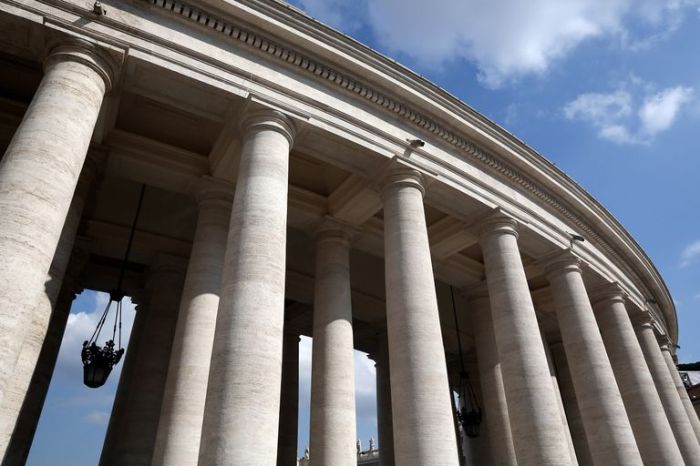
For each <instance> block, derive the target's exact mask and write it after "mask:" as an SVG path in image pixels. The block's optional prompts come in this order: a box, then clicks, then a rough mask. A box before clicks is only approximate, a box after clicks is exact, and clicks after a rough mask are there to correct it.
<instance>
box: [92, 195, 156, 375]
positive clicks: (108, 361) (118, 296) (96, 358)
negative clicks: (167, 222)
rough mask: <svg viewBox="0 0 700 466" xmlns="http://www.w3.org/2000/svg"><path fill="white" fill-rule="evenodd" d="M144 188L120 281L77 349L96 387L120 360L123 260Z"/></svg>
mask: <svg viewBox="0 0 700 466" xmlns="http://www.w3.org/2000/svg"><path fill="white" fill-rule="evenodd" d="M145 191H146V186H145V185H143V186H142V187H141V194H140V196H139V202H138V205H137V206H136V213H135V215H134V221H133V223H132V225H131V232H130V233H129V242H128V243H127V246H126V252H125V253H124V260H123V261H122V266H121V269H120V271H119V281H118V282H117V287H116V288H115V289H114V290H112V292H110V294H109V302H108V303H107V306H106V307H105V310H104V312H102V316H101V317H100V320H99V321H98V322H97V328H95V331H94V332H93V333H92V336H91V337H90V339H89V340H85V341H84V342H83V349H82V351H81V352H80V357H81V359H82V361H83V383H84V384H85V385H87V386H88V387H90V388H99V387H101V386H103V385H104V384H105V382H107V378H108V377H109V374H110V373H111V372H112V368H113V367H114V366H115V365H116V364H118V363H119V361H120V360H121V359H122V356H123V355H124V348H122V301H123V300H124V296H125V294H124V291H122V282H123V281H124V272H125V271H126V264H127V261H128V260H129V252H131V245H132V243H133V241H134V233H135V232H136V223H137V221H138V219H139V213H140V212H141V205H142V204H143V196H144V193H145ZM112 304H114V326H113V327H112V338H111V339H110V340H107V342H105V344H104V346H102V347H100V346H99V345H98V344H97V339H98V338H99V337H100V333H101V332H102V328H103V327H104V325H105V322H106V321H107V317H108V316H109V311H110V309H111V308H112ZM115 340H116V343H115ZM115 346H116V349H115Z"/></svg>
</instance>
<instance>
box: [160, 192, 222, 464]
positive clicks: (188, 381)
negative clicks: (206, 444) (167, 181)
mask: <svg viewBox="0 0 700 466" xmlns="http://www.w3.org/2000/svg"><path fill="white" fill-rule="evenodd" d="M196 196H197V203H198V207H199V215H198V218H197V229H196V231H195V234H194V240H193V242H192V252H191V253H190V260H189V264H188V266H187V276H186V278H185V286H184V288H183V291H182V300H181V302H180V313H179V315H178V321H177V327H176V330H175V338H174V340H173V348H172V352H171V355H170V367H169V369H168V379H167V382H166V385H165V393H164V395H163V406H162V407H161V413H160V420H159V422H158V435H157V437H156V445H155V450H154V453H153V462H152V464H153V465H154V466H161V465H162V466H167V465H171V464H178V465H180V466H197V460H198V457H199V438H200V434H201V429H202V418H203V417H204V403H205V400H206V396H207V380H208V377H209V363H210V361H211V349H212V344H213V341H214V328H215V327H216V313H217V310H218V308H219V292H220V289H221V273H222V269H223V264H224V254H225V253H226V237H227V234H228V224H229V217H230V214H231V204H232V202H233V187H232V186H230V185H228V184H227V183H223V182H219V181H216V180H215V179H212V178H205V179H203V180H202V182H201V184H200V186H199V187H198V190H197V193H196Z"/></svg>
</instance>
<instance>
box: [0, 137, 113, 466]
mask: <svg viewBox="0 0 700 466" xmlns="http://www.w3.org/2000/svg"><path fill="white" fill-rule="evenodd" d="M101 155H102V154H100V153H97V152H96V151H93V153H92V154H91V156H90V157H88V158H87V160H86V162H85V166H84V167H83V170H82V172H81V175H80V180H79V182H78V186H77V188H76V191H75V195H74V196H73V201H72V202H71V205H70V208H69V210H68V215H67V216H66V222H65V224H64V225H63V229H62V231H61V236H60V239H59V241H58V246H57V248H56V253H55V255H54V258H53V261H52V262H51V267H50V269H49V274H48V276H47V279H46V286H45V291H44V292H42V293H41V294H40V297H39V300H38V302H37V305H36V306H35V307H34V311H33V312H32V319H31V324H30V326H29V328H28V330H27V332H26V335H25V338H24V342H23V343H22V348H21V350H20V354H19V358H18V360H17V364H16V366H15V371H14V374H13V380H12V382H11V384H10V386H9V388H8V392H7V395H6V396H5V399H4V400H3V403H2V408H1V409H0V419H1V420H0V458H2V457H3V454H4V453H5V452H6V449H11V450H13V451H14V453H9V451H8V452H7V455H6V456H5V458H6V461H9V457H10V456H12V457H14V458H17V457H21V456H24V454H23V453H20V452H25V451H26V452H27V453H28V452H29V447H30V446H31V441H32V439H33V437H34V431H35V429H36V425H37V423H38V415H39V414H40V413H41V410H42V408H43V405H44V399H45V397H46V392H47V391H48V389H49V386H48V385H49V382H50V379H51V374H52V373H53V368H54V365H55V363H56V358H57V357H58V349H59V347H60V344H61V339H62V338H63V331H64V329H65V326H66V322H67V319H68V313H69V311H70V303H72V301H73V296H74V295H75V291H76V289H77V285H75V286H74V284H71V285H70V287H71V288H70V289H69V291H68V292H66V293H65V294H69V295H70V296H71V298H70V302H69V304H68V308H67V309H66V312H54V310H55V309H56V303H57V300H58V297H59V294H60V293H62V290H63V288H62V285H63V282H64V276H65V274H66V270H67V268H68V263H69V261H70V260H71V256H72V255H73V244H74V242H75V237H76V233H77V231H78V226H79V224H80V217H81V216H82V212H83V206H84V205H85V199H86V197H87V196H88V194H89V193H90V191H91V189H92V185H93V181H94V179H95V175H96V173H97V171H98V168H99V165H100V164H101V161H102V160H101V159H102V156H101ZM76 255H78V256H81V257H80V258H79V259H77V258H76V259H77V260H76V261H75V262H76V263H74V264H73V268H74V269H78V268H80V269H82V265H83V263H84V261H85V257H83V256H84V255H85V254H84V253H82V254H76ZM77 262H80V263H81V264H80V266H78V264H77ZM73 273H74V274H76V273H77V272H76V271H75V270H74V272H73ZM61 311H63V309H61ZM50 327H56V328H57V330H54V331H52V332H51V333H52V335H53V336H58V337H59V339H58V341H52V342H49V343H48V344H45V339H46V337H47V332H49V329H50ZM44 348H46V349H44ZM49 348H51V350H52V351H55V354H44V356H43V358H42V359H41V361H42V364H47V366H46V367H41V366H40V365H39V364H38V362H39V359H40V353H43V352H45V351H48V350H49ZM35 372H37V374H42V375H41V376H39V378H42V380H43V381H44V382H45V385H42V384H40V383H38V380H35V379H36V378H34V373H35ZM32 380H35V381H34V382H32ZM30 384H31V385H33V387H32V390H31V393H29V392H28V390H29V387H30ZM25 403H26V407H23V404H25ZM32 405H35V406H36V407H35V408H34V409H32V408H30V406H32ZM20 413H23V417H22V418H21V419H20V418H19V416H20ZM30 415H31V416H32V417H29V418H28V417H26V416H30ZM34 416H37V418H36V419H34V418H33V417H34ZM16 425H17V426H19V425H21V426H22V427H21V428H20V429H19V430H20V431H21V433H20V432H18V435H14V434H13V430H12V429H14V428H15V426H16ZM10 436H12V440H11V441H12V443H13V445H12V446H9V445H8V442H10ZM20 439H21V440H20ZM22 442H29V444H26V445H25V444H21V443H22ZM8 464H9V463H8Z"/></svg>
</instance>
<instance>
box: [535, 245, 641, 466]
mask: <svg viewBox="0 0 700 466" xmlns="http://www.w3.org/2000/svg"><path fill="white" fill-rule="evenodd" d="M545 269H546V273H547V278H548V280H549V284H550V289H551V292H552V297H553V299H554V307H555V309H556V313H557V320H558V321H559V331H560V332H561V339H562V343H563V344H564V351H565V352H566V355H567V360H568V362H569V371H570V373H571V379H572V380H573V382H574V390H575V391H576V399H577V400H578V404H579V408H580V409H581V411H580V412H581V419H582V420H583V426H584V428H585V429H586V438H587V439H588V447H589V448H590V451H591V456H592V457H593V462H594V463H595V464H642V459H641V456H640V454H639V449H638V448H637V443H636V441H635V438H634V434H633V433H632V427H631V425H630V422H629V419H628V418H627V412H626V411H625V406H624V403H623V402H622V396H621V395H620V390H619V389H618V387H617V382H616V381H615V375H614V374H613V371H612V367H611V365H610V360H609V359H608V355H607V353H606V352H605V345H604V344H603V338H602V336H601V335H600V330H598V324H597V322H596V320H595V316H594V314H593V309H592V307H591V303H590V300H589V298H588V294H587V292H586V287H585V285H584V283H583V277H582V276H581V268H580V266H579V260H578V258H577V257H575V256H574V255H573V254H571V253H569V252H565V253H563V254H561V255H559V256H558V257H556V258H555V259H553V260H552V261H550V262H549V263H548V264H547V265H546V266H545Z"/></svg>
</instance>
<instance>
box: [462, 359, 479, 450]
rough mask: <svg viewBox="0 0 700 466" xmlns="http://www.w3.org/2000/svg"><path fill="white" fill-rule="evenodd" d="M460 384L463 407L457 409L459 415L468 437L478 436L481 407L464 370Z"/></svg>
mask: <svg viewBox="0 0 700 466" xmlns="http://www.w3.org/2000/svg"><path fill="white" fill-rule="evenodd" d="M459 385H460V387H459V399H460V400H461V401H462V407H461V408H460V409H459V411H457V417H458V418H459V423H460V424H461V426H462V430H463V431H464V433H465V434H466V435H467V437H469V438H476V437H478V436H479V428H480V427H481V407H480V406H479V403H478V401H477V399H476V395H475V394H474V389H473V388H472V385H471V382H470V381H469V374H468V373H467V372H466V371H464V370H463V371H462V372H461V373H460V383H459Z"/></svg>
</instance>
